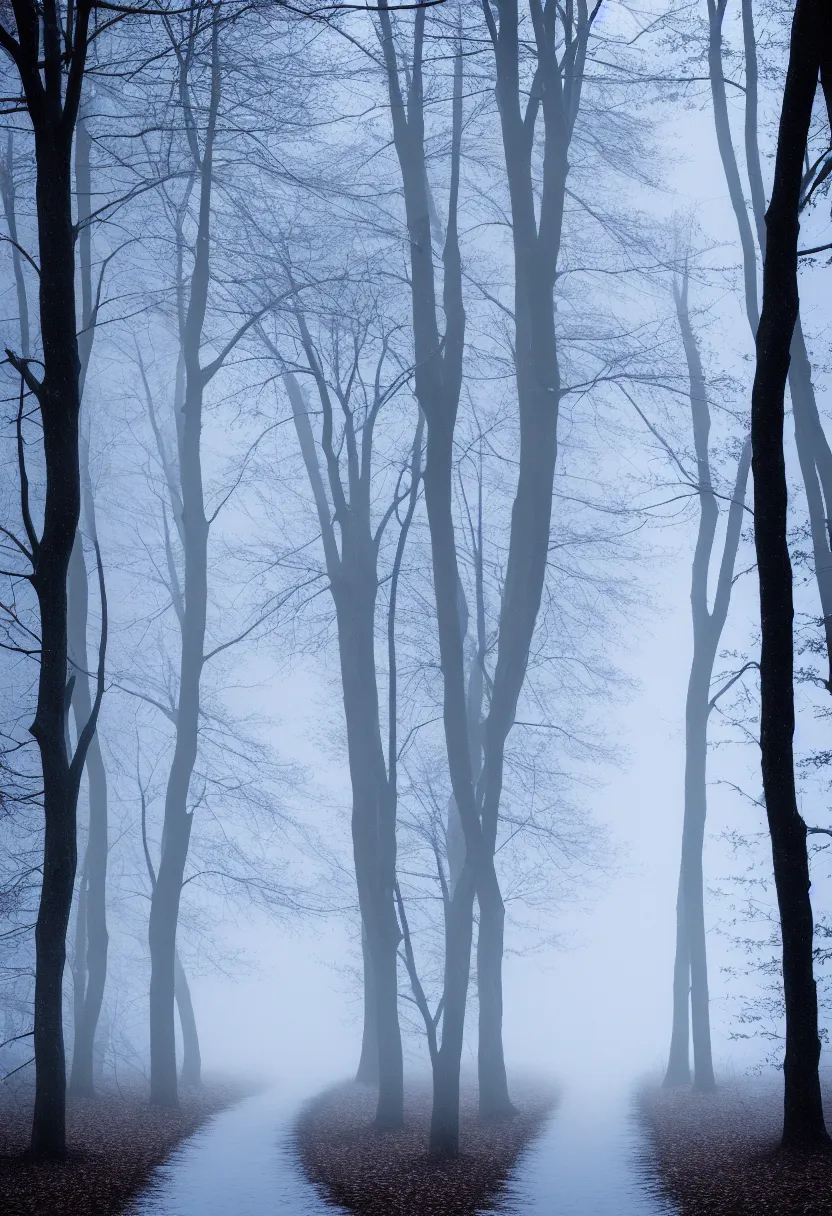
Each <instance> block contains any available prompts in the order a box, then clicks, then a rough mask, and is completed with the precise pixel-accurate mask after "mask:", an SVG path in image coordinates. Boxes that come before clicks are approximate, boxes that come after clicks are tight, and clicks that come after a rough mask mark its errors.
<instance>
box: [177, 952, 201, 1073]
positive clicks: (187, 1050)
mask: <svg viewBox="0 0 832 1216" xmlns="http://www.w3.org/2000/svg"><path fill="white" fill-rule="evenodd" d="M173 967H174V991H175V995H176V1007H177V1009H178V1010H179V1025H180V1027H181V1029H182V1072H181V1074H180V1078H179V1079H180V1081H181V1082H182V1084H183V1085H185V1086H187V1087H188V1088H190V1089H196V1088H198V1087H199V1086H200V1085H201V1084H202V1055H201V1053H200V1050H199V1035H198V1033H197V1029H196V1017H195V1016H194V1006H193V1001H192V1000H191V989H190V987H189V985H188V977H187V976H186V975H185V969H184V967H183V966H182V961H181V959H180V958H179V951H178V950H177V951H176V954H175V955H174V960H173Z"/></svg>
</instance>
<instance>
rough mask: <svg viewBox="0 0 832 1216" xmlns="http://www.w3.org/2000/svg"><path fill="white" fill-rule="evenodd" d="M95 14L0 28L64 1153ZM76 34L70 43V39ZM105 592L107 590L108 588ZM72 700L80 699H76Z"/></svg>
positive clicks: (42, 1097) (48, 1100) (50, 1021)
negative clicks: (89, 91)
mask: <svg viewBox="0 0 832 1216" xmlns="http://www.w3.org/2000/svg"><path fill="white" fill-rule="evenodd" d="M92 8H93V5H92V4H91V3H90V2H89V0H81V3H79V4H77V5H76V6H75V7H74V8H73V9H72V11H71V13H70V14H68V15H67V18H66V20H67V29H66V31H64V29H63V28H62V22H63V15H62V14H61V12H60V11H59V9H58V8H57V6H56V5H54V4H47V5H46V6H45V7H44V8H40V7H39V6H37V5H35V4H34V3H30V2H29V0H19V2H17V0H16V2H15V3H14V4H13V5H12V13H13V18H12V19H9V18H11V14H10V15H9V18H6V19H4V20H3V21H2V23H0V46H2V48H3V50H4V51H5V52H6V54H7V55H8V57H9V58H10V59H11V61H12V63H13V65H14V69H15V71H16V73H17V77H18V80H19V85H20V89H21V94H22V95H21V97H20V101H19V106H20V109H22V110H23V111H24V112H25V113H26V114H27V116H28V118H29V120H30V122H31V124H32V132H33V136H34V145H35V165H36V211H37V227H38V261H39V328H40V339H41V344H42V348H43V360H42V372H41V374H39V375H38V374H36V372H35V370H34V366H33V361H32V359H31V357H30V356H27V355H26V354H25V353H23V352H19V353H15V352H14V351H12V350H11V349H9V348H7V350H6V357H7V359H8V361H9V363H10V364H11V366H12V367H13V369H14V370H15V372H16V373H17V375H18V376H19V378H20V386H21V387H20V419H21V426H22V416H23V410H24V403H25V398H26V394H27V393H28V394H31V395H32V397H33V398H34V400H35V401H36V403H37V408H38V410H39V413H40V418H41V423H42V427H43V453H44V463H45V495H44V505H43V525H42V528H41V530H40V533H38V530H37V528H36V525H35V522H34V520H33V518H32V515H31V512H30V505H29V494H28V479H27V471H26V467H25V463H24V461H23V451H24V448H23V443H22V440H21V443H20V453H21V460H20V470H19V471H20V491H21V515H22V519H23V526H24V529H25V540H18V548H19V550H20V553H21V556H22V557H23V558H24V559H25V560H26V561H27V562H28V563H29V564H30V566H31V574H28V575H26V576H25V577H26V578H28V579H29V581H30V582H31V585H32V587H33V588H34V591H35V594H36V596H37V601H38V609H39V617H40V676H39V687H38V701H37V711H36V714H35V720H34V722H33V724H32V727H31V730H32V734H33V736H34V738H35V740H36V741H37V744H38V748H39V751H40V756H41V763H42V769H43V787H44V793H43V798H44V816H45V833H44V864H43V887H42V893H41V901H40V908H39V912H38V923H37V928H36V933H35V941H36V953H37V967H36V981H35V1032H34V1042H35V1060H36V1071H37V1080H36V1096H35V1111H34V1119H33V1128H32V1149H33V1151H34V1152H36V1153H38V1154H40V1155H56V1154H62V1153H63V1152H64V1150H65V1147H66V1114H65V1095H66V1075H65V1066H64V1044H63V1025H62V981H63V971H64V965H65V960H66V931H67V925H68V921H69V913H70V906H71V903H72V891H73V886H74V881H75V868H76V860H77V858H76V808H77V801H78V789H79V785H80V780H81V773H82V770H83V767H84V762H85V759H86V753H87V749H88V747H89V744H90V740H91V738H92V735H93V733H94V730H95V721H96V717H97V714H98V709H99V707H100V704H101V695H102V693H103V656H104V639H105V637H106V627H105V628H103V629H102V645H101V649H100V662H99V680H98V688H97V691H96V695H95V699H94V701H93V703H92V707H91V713H90V716H89V718H88V720H87V722H85V723H84V725H83V728H82V730H81V732H80V734H79V738H78V743H77V746H76V748H75V752H74V754H73V755H72V756H70V755H69V753H68V750H67V744H66V730H65V724H66V711H67V657H68V654H67V649H68V644H67V590H66V587H67V574H68V570H69V563H70V555H71V553H72V547H73V544H74V541H75V533H76V529H77V526H78V519H79V514H80V506H81V487H80V471H79V461H78V425H79V413H80V404H81V391H80V383H79V370H80V368H79V357H78V340H77V335H76V303H75V230H74V225H73V214H72V168H71V162H72V144H73V135H74V131H75V125H76V120H77V117H78V109H79V105H80V101H81V90H82V85H83V80H84V74H85V69H86V64H87V53H88V47H89V38H90V17H91V13H92ZM65 35H66V37H65ZM102 590H103V583H102ZM70 691H71V690H70Z"/></svg>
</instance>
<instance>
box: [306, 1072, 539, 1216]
mask: <svg viewBox="0 0 832 1216" xmlns="http://www.w3.org/2000/svg"><path fill="white" fill-rule="evenodd" d="M512 1098H513V1100H514V1103H515V1105H516V1106H517V1108H518V1114H517V1117H516V1118H514V1119H511V1120H508V1121H505V1122H497V1123H481V1122H480V1121H479V1119H478V1117H477V1091H476V1086H474V1085H465V1086H463V1092H462V1113H461V1123H460V1155H459V1157H458V1158H457V1159H456V1160H454V1161H437V1160H435V1159H434V1158H432V1157H430V1156H429V1155H428V1151H427V1150H428V1133H429V1129H430V1108H431V1091H430V1084H429V1083H419V1084H409V1085H408V1087H407V1097H406V1101H405V1126H404V1128H403V1129H402V1130H401V1131H393V1132H377V1131H376V1130H375V1129H374V1127H373V1116H374V1114H375V1104H376V1091H375V1090H374V1089H372V1088H370V1087H369V1086H365V1085H357V1084H352V1083H351V1084H347V1085H340V1086H337V1087H336V1088H334V1089H330V1090H327V1091H326V1092H325V1093H323V1094H320V1095H319V1096H318V1097H317V1098H315V1099H313V1101H312V1102H310V1103H309V1104H308V1105H307V1106H306V1107H305V1108H304V1110H303V1111H302V1113H301V1115H300V1118H299V1119H298V1122H297V1125H296V1128H295V1144H296V1150H297V1155H298V1158H299V1160H300V1162H301V1165H302V1167H303V1169H304V1171H305V1173H306V1175H307V1177H308V1178H309V1179H310V1180H311V1181H312V1182H314V1183H316V1184H317V1185H318V1187H319V1188H320V1190H321V1191H322V1193H323V1194H324V1196H325V1197H326V1198H327V1199H329V1200H331V1201H333V1202H335V1203H338V1204H341V1205H342V1206H343V1207H345V1208H348V1209H349V1210H350V1211H352V1212H355V1213H357V1216H473V1214H474V1213H475V1212H477V1211H479V1210H481V1209H482V1208H485V1207H489V1206H491V1205H492V1204H493V1203H494V1202H495V1201H497V1200H498V1199H499V1194H500V1192H501V1190H502V1188H503V1187H504V1185H505V1183H506V1181H507V1179H508V1176H509V1173H510V1171H511V1168H512V1166H513V1165H514V1163H515V1162H516V1161H517V1158H518V1157H519V1155H520V1153H521V1152H522V1150H523V1149H524V1148H525V1147H526V1146H527V1145H528V1144H529V1143H530V1141H531V1140H533V1139H534V1137H535V1135H536V1134H537V1133H538V1132H539V1130H540V1129H541V1126H542V1124H543V1122H544V1121H545V1119H546V1116H547V1114H548V1113H549V1111H550V1110H551V1109H552V1107H553V1105H554V1102H555V1095H554V1093H553V1092H552V1091H551V1090H548V1091H547V1090H545V1089H543V1088H541V1087H540V1086H539V1085H538V1086H537V1087H535V1088H533V1087H531V1086H528V1085H527V1086H525V1087H523V1086H517V1087H516V1088H515V1089H514V1090H513V1091H512Z"/></svg>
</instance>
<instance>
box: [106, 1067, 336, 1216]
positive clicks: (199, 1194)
mask: <svg viewBox="0 0 832 1216" xmlns="http://www.w3.org/2000/svg"><path fill="white" fill-rule="evenodd" d="M308 1096H311V1095H309V1094H307V1093H304V1092H301V1091H300V1090H294V1091H293V1090H269V1091H268V1092H266V1093H264V1094H258V1095H256V1096H255V1097H253V1098H248V1099H246V1101H245V1102H241V1103H240V1105H239V1106H235V1107H232V1108H231V1109H230V1110H226V1111H223V1112H222V1113H221V1114H219V1115H215V1116H214V1118H213V1119H211V1120H210V1121H209V1122H208V1123H207V1124H206V1125H205V1127H203V1128H201V1129H200V1130H199V1131H198V1132H196V1133H195V1134H194V1135H193V1136H191V1137H190V1139H188V1140H186V1141H185V1142H184V1144H182V1145H180V1147H179V1149H178V1150H177V1151H176V1153H175V1154H174V1155H173V1156H172V1157H170V1158H169V1159H168V1161H167V1162H166V1163H165V1164H164V1165H162V1166H160V1167H159V1169H158V1170H157V1171H156V1177H155V1179H154V1181H153V1182H152V1183H151V1185H150V1187H148V1189H147V1190H146V1191H144V1192H143V1193H142V1194H141V1195H140V1196H139V1197H138V1199H136V1200H134V1202H133V1204H132V1205H131V1207H130V1208H129V1209H128V1212H127V1216H273V1214H274V1216H277V1214H278V1213H279V1214H280V1216H333V1214H335V1216H337V1213H338V1211H339V1209H338V1208H336V1207H333V1206H331V1205H329V1204H325V1203H324V1202H323V1200H322V1199H321V1198H320V1196H319V1195H318V1192H317V1191H316V1190H315V1188H314V1187H312V1186H311V1185H310V1184H309V1183H308V1182H307V1181H306V1179H305V1178H304V1177H303V1175H302V1174H301V1172H300V1170H299V1169H298V1168H297V1166H296V1165H295V1162H294V1160H293V1155H292V1146H291V1141H290V1136H289V1133H290V1131H291V1126H292V1121H293V1119H294V1118H295V1116H296V1114H297V1112H298V1109H299V1107H300V1106H301V1104H302V1103H303V1101H304V1100H305V1098H307V1097H308Z"/></svg>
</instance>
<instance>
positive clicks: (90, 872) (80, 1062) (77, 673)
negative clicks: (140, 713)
mask: <svg viewBox="0 0 832 1216" xmlns="http://www.w3.org/2000/svg"><path fill="white" fill-rule="evenodd" d="M87 602H88V596H87V570H86V565H85V562H84V554H83V544H82V541H81V536H80V533H77V534H76V539H75V545H74V546H73V551H72V557H71V558H70V567H69V647H70V650H69V653H70V659H71V664H70V675H71V676H72V675H74V677H75V687H74V689H73V694H72V709H73V713H74V716H75V724H76V730H77V732H78V734H79V735H80V733H81V731H82V730H83V728H84V724H85V723H86V722H88V721H89V719H90V715H91V713H92V698H91V695H90V686H89V678H88V675H87V672H88V670H89V667H88V661H89V660H88V657H87ZM86 769H87V783H88V791H89V795H88V796H89V831H88V835H87V848H86V855H85V858H84V866H83V876H82V885H83V900H80V899H79V904H78V918H79V926H80V932H79V934H78V937H79V946H80V948H81V952H82V958H81V965H82V969H83V970H82V974H83V975H84V976H85V978H86V983H85V984H83V985H82V993H83V997H82V1000H81V1002H80V1005H79V1007H78V1008H77V1009H76V1019H75V1034H74V1044H73V1052H72V1070H71V1073H70V1080H69V1089H70V1092H71V1093H72V1094H74V1095H76V1096H77V1097H90V1096H91V1095H92V1093H93V1090H94V1083H93V1047H94V1043H95V1031H96V1027H97V1025H98V1016H99V1014H100V1012H101V1002H102V1001H103V999H104V985H105V983H106V978H107V950H108V944H109V935H108V933H107V912H106V884H107V849H108V841H107V774H106V772H105V769H104V760H103V757H102V755H101V747H100V745H99V741H98V733H97V732H96V733H95V734H94V735H93V737H92V739H91V741H90V745H89V749H88V751H87V763H86Z"/></svg>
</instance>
